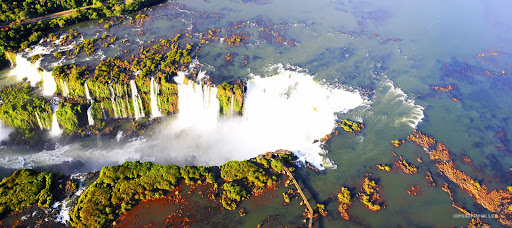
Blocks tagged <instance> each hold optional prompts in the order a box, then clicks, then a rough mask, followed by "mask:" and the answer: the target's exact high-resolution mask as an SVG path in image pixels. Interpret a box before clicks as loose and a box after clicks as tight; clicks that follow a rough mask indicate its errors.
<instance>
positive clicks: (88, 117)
mask: <svg viewBox="0 0 512 228" xmlns="http://www.w3.org/2000/svg"><path fill="white" fill-rule="evenodd" d="M92 104H94V102H91V105H90V106H89V108H88V109H87V120H88V121H89V125H94V119H93V118H92V110H91V108H92Z"/></svg>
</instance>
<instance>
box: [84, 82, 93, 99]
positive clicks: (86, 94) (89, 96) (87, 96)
mask: <svg viewBox="0 0 512 228" xmlns="http://www.w3.org/2000/svg"><path fill="white" fill-rule="evenodd" d="M84 87H85V97H86V98H87V100H91V95H90V94H89V86H88V85H87V80H85V83H84Z"/></svg>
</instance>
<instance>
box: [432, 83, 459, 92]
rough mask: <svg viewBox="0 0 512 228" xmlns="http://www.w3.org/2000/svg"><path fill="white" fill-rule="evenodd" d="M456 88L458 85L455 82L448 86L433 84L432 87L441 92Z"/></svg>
mask: <svg viewBox="0 0 512 228" xmlns="http://www.w3.org/2000/svg"><path fill="white" fill-rule="evenodd" d="M455 88H457V85H455V84H453V85H452V84H448V85H446V86H432V89H434V90H435V91H441V92H450V91H452V90H454V89H455Z"/></svg>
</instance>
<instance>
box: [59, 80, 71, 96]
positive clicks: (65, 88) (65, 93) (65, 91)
mask: <svg viewBox="0 0 512 228" xmlns="http://www.w3.org/2000/svg"><path fill="white" fill-rule="evenodd" d="M59 84H60V87H61V88H62V96H65V97H67V96H68V94H69V89H68V84H67V83H66V82H65V81H64V80H62V79H59Z"/></svg>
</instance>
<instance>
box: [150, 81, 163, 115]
mask: <svg viewBox="0 0 512 228" xmlns="http://www.w3.org/2000/svg"><path fill="white" fill-rule="evenodd" d="M150 94H151V117H158V116H161V115H162V114H161V113H160V110H159V109H158V82H157V81H155V78H154V77H151V88H150Z"/></svg>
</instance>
